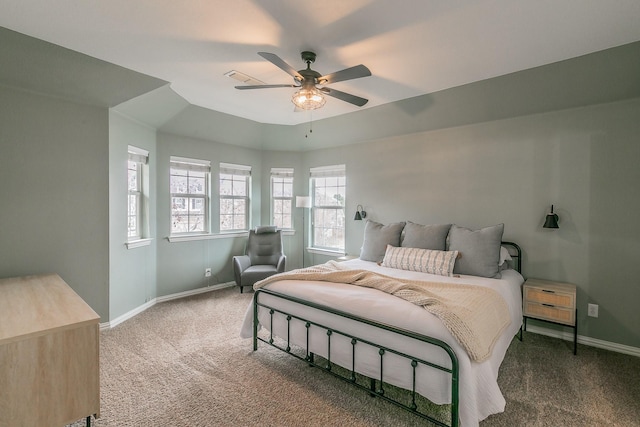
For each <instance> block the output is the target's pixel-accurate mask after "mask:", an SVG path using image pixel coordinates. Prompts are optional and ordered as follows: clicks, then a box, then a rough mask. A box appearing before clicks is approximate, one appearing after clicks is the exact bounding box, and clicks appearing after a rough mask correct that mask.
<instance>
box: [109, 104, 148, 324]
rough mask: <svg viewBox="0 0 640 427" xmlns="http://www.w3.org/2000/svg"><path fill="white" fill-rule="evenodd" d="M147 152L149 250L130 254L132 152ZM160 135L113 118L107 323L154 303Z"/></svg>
mask: <svg viewBox="0 0 640 427" xmlns="http://www.w3.org/2000/svg"><path fill="white" fill-rule="evenodd" d="M129 145H133V146H136V147H138V148H142V149H144V150H147V151H148V152H149V164H148V165H147V166H146V168H148V174H146V175H147V176H145V177H144V178H148V180H147V181H146V182H145V180H144V179H143V185H144V186H145V187H146V188H147V192H146V194H147V197H144V202H143V207H144V209H145V211H146V218H147V220H148V221H147V223H146V224H144V225H143V229H146V230H148V231H147V232H146V234H145V235H144V236H143V237H148V238H152V240H151V243H150V244H149V246H143V247H138V248H132V249H127V247H126V245H125V242H126V241H127V197H128V190H127V188H128V187H127V160H128V155H127V153H128V146H129ZM155 172H156V131H155V129H153V128H150V127H148V126H145V125H142V124H140V123H137V122H135V121H133V120H131V119H128V118H126V117H124V116H122V115H121V114H118V113H115V112H113V111H111V112H110V113H109V283H110V285H109V320H113V319H116V318H117V317H118V316H122V315H123V314H126V313H128V312H129V311H132V310H134V309H136V308H138V307H139V306H141V305H143V304H144V303H145V302H147V301H149V300H151V299H153V298H155V297H156V286H157V284H156V257H157V253H156V246H157V238H156V200H157V190H156V187H157V186H156V175H155Z"/></svg>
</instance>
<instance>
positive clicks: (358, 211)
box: [353, 205, 367, 221]
mask: <svg viewBox="0 0 640 427" xmlns="http://www.w3.org/2000/svg"><path fill="white" fill-rule="evenodd" d="M366 217H367V213H366V212H365V211H364V210H362V205H358V206H357V207H356V216H355V218H353V220H354V221H362V218H366Z"/></svg>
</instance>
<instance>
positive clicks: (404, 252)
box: [382, 245, 458, 276]
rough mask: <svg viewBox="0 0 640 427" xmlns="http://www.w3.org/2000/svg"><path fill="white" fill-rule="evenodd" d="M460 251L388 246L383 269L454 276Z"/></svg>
mask: <svg viewBox="0 0 640 427" xmlns="http://www.w3.org/2000/svg"><path fill="white" fill-rule="evenodd" d="M456 258H458V251H438V250H433V249H419V248H402V247H401V248H395V247H393V246H391V245H388V246H387V252H386V253H385V254H384V259H383V260H382V266H383V267H390V268H398V269H401V270H409V271H421V272H423V273H430V274H438V275H440V276H453V268H454V266H455V263H456Z"/></svg>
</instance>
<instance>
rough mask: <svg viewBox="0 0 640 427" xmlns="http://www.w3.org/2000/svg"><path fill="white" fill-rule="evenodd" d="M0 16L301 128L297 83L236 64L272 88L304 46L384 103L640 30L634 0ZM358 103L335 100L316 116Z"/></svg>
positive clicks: (373, 0)
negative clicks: (352, 73)
mask: <svg viewBox="0 0 640 427" xmlns="http://www.w3.org/2000/svg"><path fill="white" fill-rule="evenodd" d="M0 11H1V12H0V26H3V27H6V28H9V29H11V30H14V31H18V32H20V33H24V34H27V35H30V36H34V37H37V38H40V39H43V40H46V41H49V42H52V43H55V44H58V45H60V46H64V47H66V48H69V49H72V50H75V51H78V52H82V53H85V54H87V55H90V56H93V57H95V58H98V59H102V60H105V61H108V62H111V63H114V64H117V65H120V66H123V67H126V68H129V69H131V70H134V71H138V72H141V73H144V74H147V75H150V76H153V77H156V78H159V79H162V80H166V81H168V82H170V83H171V88H172V89H173V90H174V91H175V92H177V93H178V94H179V95H181V96H182V97H184V98H185V99H186V100H187V101H188V102H190V103H191V104H194V105H197V106H201V107H205V108H209V109H212V110H216V111H221V112H224V113H228V114H233V115H236V116H239V117H243V118H247V119H251V120H255V121H257V122H261V123H274V124H290V125H291V124H298V123H302V122H306V121H308V120H309V118H310V117H309V113H306V112H302V113H295V112H294V111H293V104H292V103H291V102H290V99H291V95H292V94H293V92H294V89H292V88H279V89H263V90H251V91H239V90H236V89H234V86H235V85H236V84H239V83H238V82H237V81H236V80H233V79H230V78H228V77H225V76H224V74H225V73H226V72H228V71H230V70H237V71H240V72H242V73H245V74H248V75H250V76H252V77H254V78H257V79H259V80H262V81H264V82H266V83H269V84H275V83H291V82H292V79H291V77H290V76H289V75H288V74H286V73H285V72H284V71H282V70H281V69H279V68H277V67H276V66H275V65H273V64H271V63H270V62H268V61H266V60H264V59H262V58H261V57H260V56H258V55H257V52H258V51H266V52H272V53H275V54H276V55H278V56H280V57H281V58H282V59H284V60H285V61H286V62H288V63H289V64H290V65H291V66H293V67H294V68H295V69H302V68H304V64H303V63H302V60H301V59H300V52H301V51H303V50H312V51H314V52H316V53H317V55H318V58H317V60H316V63H315V64H313V66H312V68H313V69H315V70H316V71H318V72H320V73H321V74H329V73H331V72H334V71H338V70H341V69H344V68H348V67H351V66H354V65H358V64H364V65H366V66H367V67H368V68H369V69H370V70H371V72H372V76H371V77H365V78H362V79H357V80H351V81H346V82H339V83H335V84H333V85H331V87H332V88H335V89H338V90H341V91H344V92H349V93H352V94H354V95H358V96H361V97H364V98H368V99H369V103H368V104H367V105H365V106H364V107H362V108H370V107H373V106H377V105H381V104H386V103H389V102H393V101H398V100H400V99H405V98H411V97H414V96H418V95H423V94H427V93H431V92H435V91H438V90H442V89H447V88H451V87H455V86H460V85H463V84H466V83H471V82H475V81H479V80H484V79H487V78H491V77H496V76H499V75H504V74H508V73H512V72H515V71H520V70H523V69H527V68H532V67H536V66H540V65H544V64H549V63H552V62H557V61H560V60H563V59H568V58H572V57H576V56H581V55H585V54H588V53H592V52H595V51H599V50H603V49H607V48H610V47H614V46H619V45H622V44H626V43H631V42H634V41H638V40H640V24H638V23H639V22H640V1H638V0H616V1H602V0H560V1H559V0H536V1H513V0H349V1H346V0H325V1H320V2H312V1H308V0H231V1H220V0H181V1H175V0H107V1H98V0H96V1H87V0H56V1H51V0H21V1H15V0H0ZM358 109H360V108H359V107H355V106H352V105H350V104H347V103H345V102H342V101H340V100H338V99H335V98H328V100H327V103H326V105H325V106H324V107H323V108H322V109H320V110H316V111H314V112H313V113H312V118H313V120H318V119H322V118H327V117H333V116H337V115H341V114H345V113H349V112H352V111H356V110H358Z"/></svg>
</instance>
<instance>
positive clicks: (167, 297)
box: [100, 282, 235, 331]
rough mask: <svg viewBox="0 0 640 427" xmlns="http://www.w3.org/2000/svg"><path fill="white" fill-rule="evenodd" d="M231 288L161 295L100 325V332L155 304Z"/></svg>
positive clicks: (212, 288) (228, 285)
mask: <svg viewBox="0 0 640 427" xmlns="http://www.w3.org/2000/svg"><path fill="white" fill-rule="evenodd" d="M232 286H235V282H226V283H220V284H218V285H214V286H208V287H206V288H198V289H193V290H190V291H184V292H178V293H175V294H170V295H163V296H161V297H157V298H153V299H152V300H149V301H147V302H145V303H144V304H142V305H141V306H139V307H136V308H134V309H133V310H131V311H128V312H126V313H124V314H123V315H121V316H118V317H116V318H115V319H113V320H111V321H109V322H104V323H100V330H101V331H102V330H105V329H111V328H114V327H116V326H118V325H119V324H120V323H122V322H124V321H125V320H129V319H131V318H132V317H134V316H135V315H137V314H140V313H142V312H143V311H145V310H146V309H148V308H151V307H153V306H154V305H156V304H157V303H160V302H165V301H171V300H174V299H179V298H185V297H189V296H192V295H198V294H203V293H205V292H211V291H217V290H220V289H224V288H230V287H232Z"/></svg>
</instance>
